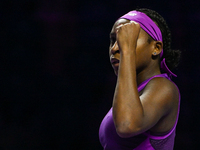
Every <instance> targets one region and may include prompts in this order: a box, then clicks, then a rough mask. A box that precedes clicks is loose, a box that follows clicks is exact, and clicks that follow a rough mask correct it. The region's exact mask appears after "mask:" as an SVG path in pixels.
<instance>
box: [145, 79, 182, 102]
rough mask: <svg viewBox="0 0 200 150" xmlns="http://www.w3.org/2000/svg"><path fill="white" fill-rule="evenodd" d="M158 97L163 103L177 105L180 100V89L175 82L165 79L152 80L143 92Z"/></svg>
mask: <svg viewBox="0 0 200 150" xmlns="http://www.w3.org/2000/svg"><path fill="white" fill-rule="evenodd" d="M145 93H147V94H150V93H151V95H152V94H153V95H157V96H155V97H158V96H160V99H161V100H162V101H163V102H166V103H168V104H172V103H174V102H175V103H176V102H177V101H178V100H179V89H178V87H177V86H176V84H175V83H174V82H172V81H171V80H169V79H167V78H165V77H156V78H152V79H151V80H150V81H149V82H148V84H147V85H146V87H145V88H144V90H143V94H145Z"/></svg>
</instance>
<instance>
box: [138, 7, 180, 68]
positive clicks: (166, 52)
mask: <svg viewBox="0 0 200 150" xmlns="http://www.w3.org/2000/svg"><path fill="white" fill-rule="evenodd" d="M136 10H137V11H140V12H143V13H145V14H146V15H147V16H149V17H150V18H151V19H152V20H153V21H154V22H155V23H156V24H157V25H158V27H159V28H160V30H161V33H162V38H163V58H165V61H166V64H167V66H168V68H169V69H170V70H172V69H174V68H176V67H177V66H178V64H179V61H180V55H181V51H180V50H172V49H171V31H170V30H169V27H168V25H167V23H166V21H165V19H164V18H163V17H162V16H161V15H160V14H158V13H157V12H156V11H154V10H150V9H146V8H141V9H136Z"/></svg>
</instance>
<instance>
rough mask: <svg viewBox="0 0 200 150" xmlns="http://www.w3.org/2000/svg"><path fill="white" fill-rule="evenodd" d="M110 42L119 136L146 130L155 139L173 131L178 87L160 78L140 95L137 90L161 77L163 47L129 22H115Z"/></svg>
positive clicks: (116, 122) (137, 25)
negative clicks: (138, 87) (139, 86)
mask: <svg viewBox="0 0 200 150" xmlns="http://www.w3.org/2000/svg"><path fill="white" fill-rule="evenodd" d="M110 39H111V43H110V48H109V55H110V58H111V64H112V67H113V69H114V72H115V74H116V75H117V84H116V88H115V93H114V98H113V120H114V124H115V127H116V131H117V133H118V135H119V136H120V137H122V138H128V137H132V136H136V135H138V134H141V133H143V132H145V131H147V130H149V131H150V132H151V133H152V134H155V135H159V134H163V133H166V132H168V131H170V129H171V128H172V127H173V126H174V124H175V121H176V117H177V111H178V103H179V92H178V89H177V87H176V86H175V85H174V84H173V83H172V82H171V81H169V80H168V79H166V78H162V77H158V78H153V79H152V80H151V81H150V82H149V83H148V84H147V86H146V87H145V88H144V89H143V90H142V91H141V92H140V93H138V90H137V86H138V85H139V84H140V83H142V82H143V81H145V80H146V79H148V78H150V77H152V76H154V75H157V74H160V73H161V72H160V66H159V61H160V60H159V59H160V57H159V53H160V52H161V50H162V47H163V43H162V42H161V41H154V40H152V41H151V42H148V39H149V35H148V34H147V33H146V32H145V31H144V30H143V29H141V28H140V25H139V24H138V23H136V22H130V21H129V20H126V19H119V20H118V21H116V22H115V24H114V26H113V28H112V30H111V33H110ZM155 52H156V54H155Z"/></svg>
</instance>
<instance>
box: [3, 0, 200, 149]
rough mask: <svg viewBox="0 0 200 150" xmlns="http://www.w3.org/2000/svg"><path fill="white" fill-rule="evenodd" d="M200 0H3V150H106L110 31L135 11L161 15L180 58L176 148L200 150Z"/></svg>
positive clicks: (111, 87)
mask: <svg viewBox="0 0 200 150" xmlns="http://www.w3.org/2000/svg"><path fill="white" fill-rule="evenodd" d="M199 6H200V1H199V0H196V1H195V0H185V1H179V0H163V1H158V0H152V1H148V0H143V1H139V0H138V1H133V0H115V1H114V0H109V1H106V0H101V1H100V0H96V1H94V0H82V1H81V0H78V1H73V0H67V1H65V0H51V1H50V0H18V1H14V0H13V1H9V0H1V1H0V38H1V44H0V49H1V54H0V61H1V64H0V66H1V67H0V69H1V71H0V72H1V73H0V85H1V86H0V87H1V89H0V91H1V93H0V149H2V150H21V149H27V150H32V149H41V150H43V149H49V150H53V149H55V150H62V149H67V150H76V149H77V150H78V149H82V150H102V147H101V145H100V143H99V139H98V130H99V126H100V123H101V121H102V119H103V117H104V115H105V114H106V113H107V111H108V110H109V109H110V107H111V105H112V97H113V92H114V88H115V82H116V76H115V75H114V72H113V70H112V67H111V66H110V62H109V57H108V46H109V32H110V30H111V28H112V25H113V23H114V22H115V21H116V19H117V18H119V17H120V16H122V15H123V14H125V13H127V12H128V11H130V10H133V9H135V8H150V9H153V10H156V11H157V12H159V13H160V14H161V15H162V16H163V17H164V18H165V19H166V21H167V23H168V25H169V27H170V29H171V31H172V48H174V49H180V50H181V51H182V53H183V55H182V60H181V64H180V65H179V68H178V69H177V70H174V72H175V73H176V74H177V75H178V78H174V82H175V83H176V84H177V85H178V86H179V88H180V91H181V96H182V102H181V112H180V119H179V122H178V126H177V136H176V141H175V148H174V149H175V150H196V149H199V148H198V145H199V143H198V142H199V136H198V133H200V128H199V126H200V122H199V112H200V111H199V107H200V105H199V104H200V101H199V93H198V91H199V80H200V78H199V74H200V67H198V65H199V54H200V52H199V41H200V36H199V35H200V29H199V27H200V9H199Z"/></svg>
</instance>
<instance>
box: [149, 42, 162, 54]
mask: <svg viewBox="0 0 200 150" xmlns="http://www.w3.org/2000/svg"><path fill="white" fill-rule="evenodd" d="M162 49H163V42H161V41H154V49H153V51H152V55H153V56H156V55H159V54H160V53H161V52H162Z"/></svg>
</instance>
